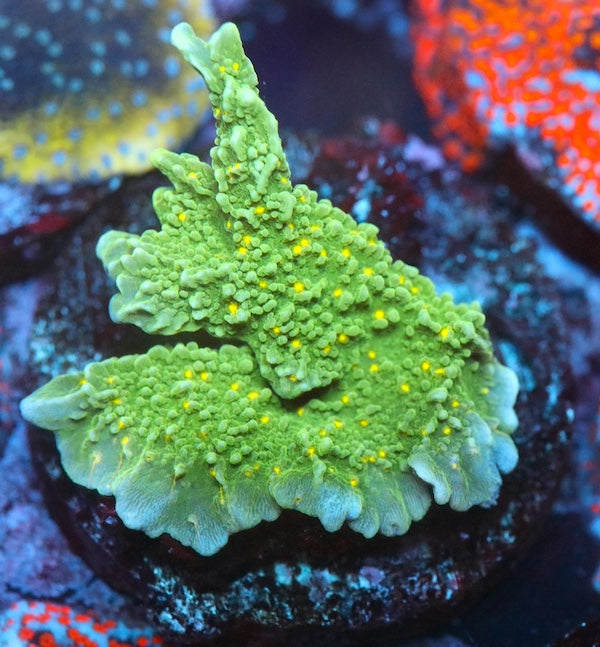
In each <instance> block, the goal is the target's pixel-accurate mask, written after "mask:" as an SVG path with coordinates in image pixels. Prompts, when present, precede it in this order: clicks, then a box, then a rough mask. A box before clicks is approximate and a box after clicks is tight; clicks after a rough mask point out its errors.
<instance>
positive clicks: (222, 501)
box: [219, 485, 225, 505]
mask: <svg viewBox="0 0 600 647" xmlns="http://www.w3.org/2000/svg"><path fill="white" fill-rule="evenodd" d="M219 503H220V504H221V505H225V491H224V490H223V486H222V485H221V487H219Z"/></svg>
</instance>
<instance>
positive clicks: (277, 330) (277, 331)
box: [273, 326, 281, 335]
mask: <svg viewBox="0 0 600 647" xmlns="http://www.w3.org/2000/svg"><path fill="white" fill-rule="evenodd" d="M273 332H274V333H275V334H276V335H279V333H281V328H280V327H279V326H273Z"/></svg>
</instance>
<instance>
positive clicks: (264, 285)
mask: <svg viewBox="0 0 600 647" xmlns="http://www.w3.org/2000/svg"><path fill="white" fill-rule="evenodd" d="M267 285H268V283H267V282H266V281H259V282H258V287H259V288H263V289H264V288H266V287H267Z"/></svg>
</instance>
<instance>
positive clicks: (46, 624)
mask: <svg viewBox="0 0 600 647" xmlns="http://www.w3.org/2000/svg"><path fill="white" fill-rule="evenodd" d="M0 645H6V646H7V647H8V646H10V647H157V646H158V645H163V641H162V639H161V638H159V637H158V636H153V635H152V633H151V632H149V631H148V630H141V629H132V628H128V627H125V626H124V625H122V624H121V623H117V622H114V621H113V620H106V621H104V622H100V621H98V620H97V619H95V618H94V617H93V616H92V615H88V614H85V613H77V612H76V611H74V610H73V609H71V608H70V607H67V606H62V605H58V604H52V603H50V602H34V601H31V602H28V601H25V600H23V601H22V602H16V603H15V604H13V605H12V606H11V607H10V608H9V609H7V610H6V611H4V612H3V613H0Z"/></svg>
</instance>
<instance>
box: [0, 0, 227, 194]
mask: <svg viewBox="0 0 600 647" xmlns="http://www.w3.org/2000/svg"><path fill="white" fill-rule="evenodd" d="M184 19H187V20H189V21H190V22H191V21H193V24H194V26H195V28H196V29H197V30H199V32H200V33H203V34H207V33H210V31H211V30H212V28H213V26H214V21H213V19H212V15H211V11H210V5H209V3H208V1H207V0H202V1H200V2H192V1H191V0H143V1H138V2H124V1H115V0H112V1H110V0H96V1H95V2H93V3H90V2H82V1H81V0H73V1H70V2H66V1H64V2H63V1H62V0H28V1H27V2H10V1H4V2H1V3H0V33H1V34H2V44H1V45H0V91H1V92H2V107H1V108H0V122H1V123H0V174H1V175H2V177H4V178H13V177H17V178H18V179H20V180H21V181H25V182H37V181H43V180H54V179H80V178H90V177H91V178H98V177H105V176H109V175H114V174H117V173H135V172H139V171H140V170H146V169H147V168H148V167H149V166H150V160H149V153H150V151H151V150H152V149H153V148H155V147H156V146H175V145H176V144H178V143H179V142H180V141H181V140H182V139H183V138H185V137H186V136H189V134H190V133H191V132H193V130H194V128H195V127H196V125H197V123H198V119H199V116H200V115H201V114H202V113H203V112H204V109H205V107H206V94H205V93H203V92H201V91H199V90H200V88H201V87H202V83H201V82H200V83H198V82H197V80H196V79H197V77H196V78H195V77H194V76H193V75H192V74H190V73H189V72H188V71H187V70H185V69H183V67H182V66H181V64H180V62H179V60H178V59H177V57H176V56H173V55H172V53H171V52H170V51H169V34H170V30H171V29H172V27H173V26H174V25H175V24H176V23H177V22H179V21H181V20H184Z"/></svg>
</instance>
